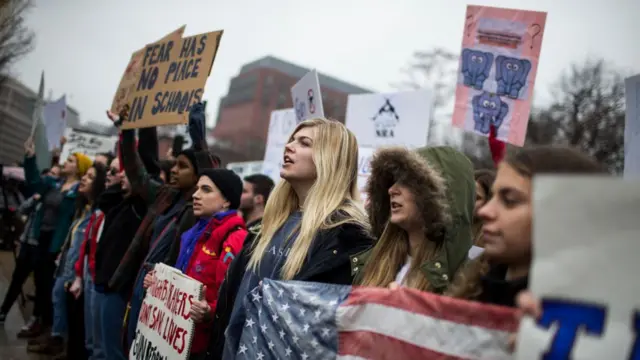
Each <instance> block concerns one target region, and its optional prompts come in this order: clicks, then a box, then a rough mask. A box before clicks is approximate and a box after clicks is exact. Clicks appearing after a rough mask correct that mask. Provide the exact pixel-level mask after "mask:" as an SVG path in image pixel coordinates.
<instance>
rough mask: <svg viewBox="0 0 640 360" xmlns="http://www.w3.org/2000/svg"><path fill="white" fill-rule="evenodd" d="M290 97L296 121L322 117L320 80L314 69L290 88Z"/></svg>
mask: <svg viewBox="0 0 640 360" xmlns="http://www.w3.org/2000/svg"><path fill="white" fill-rule="evenodd" d="M291 99H292V100H293V109H294V110H295V115H296V120H297V121H298V122H300V121H303V120H307V119H311V118H319V117H320V118H323V117H324V108H323V107H322V93H321V92H320V82H319V81H318V73H317V72H316V70H315V69H314V70H311V71H309V72H308V73H307V74H306V75H305V76H303V77H302V78H301V79H300V80H299V81H298V82H297V83H296V84H295V85H293V87H292V88H291Z"/></svg>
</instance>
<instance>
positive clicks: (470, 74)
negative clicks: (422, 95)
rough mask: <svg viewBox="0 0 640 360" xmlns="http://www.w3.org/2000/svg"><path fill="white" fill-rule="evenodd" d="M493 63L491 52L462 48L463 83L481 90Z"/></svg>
mask: <svg viewBox="0 0 640 360" xmlns="http://www.w3.org/2000/svg"><path fill="white" fill-rule="evenodd" d="M492 65H493V54H492V53H489V52H482V51H478V50H471V49H464V50H462V75H463V76H464V84H465V85H466V86H470V87H474V88H476V89H477V90H482V86H483V85H484V81H485V80H487V78H488V77H489V73H490V72H491V66H492Z"/></svg>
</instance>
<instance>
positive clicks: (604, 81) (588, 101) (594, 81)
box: [527, 60, 625, 172]
mask: <svg viewBox="0 0 640 360" xmlns="http://www.w3.org/2000/svg"><path fill="white" fill-rule="evenodd" d="M552 94H553V98H554V99H555V101H554V102H553V103H552V104H551V105H550V106H549V107H547V108H545V109H542V110H541V111H540V112H538V113H537V114H536V116H535V117H534V118H533V119H532V120H531V121H530V123H529V129H528V131H527V143H528V144H548V143H555V144H566V145H570V146H573V147H576V148H578V149H580V150H582V151H583V152H585V153H586V154H589V155H591V156H593V157H595V158H596V159H597V160H599V161H601V162H602V163H604V164H605V165H607V166H608V167H609V169H610V170H611V171H612V172H620V171H621V170H622V167H623V164H624V111H625V104H624V75H623V74H622V73H621V72H620V71H618V70H617V69H615V68H614V67H613V66H611V65H610V64H607V63H606V62H605V61H604V60H597V61H594V60H587V61H585V62H584V63H583V64H580V65H576V64H574V65H572V66H571V68H570V69H569V71H567V72H565V73H563V74H562V75H561V76H560V79H559V80H558V82H557V84H556V85H555V86H554V88H553V91H552Z"/></svg>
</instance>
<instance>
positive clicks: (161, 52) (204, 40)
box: [116, 28, 223, 129]
mask: <svg viewBox="0 0 640 360" xmlns="http://www.w3.org/2000/svg"><path fill="white" fill-rule="evenodd" d="M181 29H183V28H181ZM181 29H179V30H176V31H175V32H173V33H172V34H170V35H168V36H166V37H165V38H163V39H162V40H160V41H158V42H155V43H153V44H149V45H147V46H146V47H145V48H144V50H143V54H139V53H138V52H136V53H134V56H133V57H132V63H130V65H131V66H132V70H131V71H132V72H136V71H138V72H139V74H138V76H137V77H135V78H136V85H135V88H134V87H131V88H130V89H132V90H130V91H129V92H128V96H125V95H123V96H124V97H125V98H126V100H127V102H126V103H128V104H129V105H130V106H131V109H130V112H129V119H128V121H127V122H126V123H124V124H123V125H122V127H123V129H133V128H144V127H151V126H158V125H172V124H186V123H187V122H188V119H189V114H188V113H189V110H190V108H191V105H193V104H196V103H198V102H201V101H202V96H203V93H204V86H205V84H206V82H207V79H208V77H209V74H210V73H211V68H212V66H213V61H214V59H215V56H216V53H217V52H218V46H219V45H220V39H221V38H222V33H223V31H222V30H220V31H214V32H208V33H203V34H198V35H194V36H189V37H185V38H180V37H181V35H182V34H181V33H182V31H181ZM131 78H134V76H133V75H131ZM130 81H131V79H128V80H127V81H125V84H124V87H127V86H131V84H130ZM125 93H127V92H126V91H125ZM121 102H122V101H121V100H118V103H121ZM116 105H118V104H116Z"/></svg>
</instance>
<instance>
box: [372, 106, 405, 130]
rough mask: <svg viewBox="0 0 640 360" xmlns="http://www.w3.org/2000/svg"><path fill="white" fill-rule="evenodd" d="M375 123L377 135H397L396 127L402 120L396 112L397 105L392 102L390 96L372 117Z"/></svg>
mask: <svg viewBox="0 0 640 360" xmlns="http://www.w3.org/2000/svg"><path fill="white" fill-rule="evenodd" d="M371 120H373V122H374V124H375V129H376V136H378V137H384V138H386V137H395V133H394V129H395V127H396V124H397V123H398V122H399V121H400V116H398V113H397V112H396V108H395V106H393V104H391V99H390V98H385V103H384V105H382V107H381V108H380V109H379V110H378V112H377V113H376V114H375V115H374V116H373V117H372V118H371Z"/></svg>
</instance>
